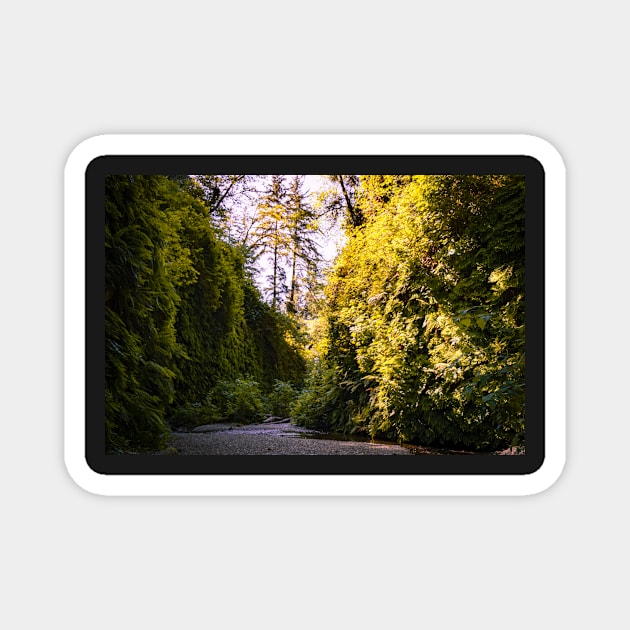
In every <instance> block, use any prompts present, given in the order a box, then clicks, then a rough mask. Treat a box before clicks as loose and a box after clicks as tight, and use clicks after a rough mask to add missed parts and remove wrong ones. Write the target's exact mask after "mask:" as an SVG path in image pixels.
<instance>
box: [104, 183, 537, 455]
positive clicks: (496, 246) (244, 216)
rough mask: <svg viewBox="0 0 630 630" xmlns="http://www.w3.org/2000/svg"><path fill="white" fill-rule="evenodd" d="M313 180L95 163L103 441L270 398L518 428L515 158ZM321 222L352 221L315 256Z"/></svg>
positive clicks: (247, 417) (257, 415)
mask: <svg viewBox="0 0 630 630" xmlns="http://www.w3.org/2000/svg"><path fill="white" fill-rule="evenodd" d="M323 179H324V178H323ZM325 182H326V184H325V186H324V187H323V188H322V189H321V190H320V191H319V192H318V193H317V194H313V195H310V196H309V195H307V194H306V193H304V192H303V178H302V177H300V176H292V177H289V176H273V177H255V176H242V175H241V176H216V175H204V176H198V177H180V178H167V177H161V176H133V177H132V176H116V177H109V178H108V180H107V190H106V223H107V225H106V248H107V249H106V252H107V258H106V263H107V264H106V267H107V276H106V342H107V344H106V369H107V383H106V424H107V443H108V447H109V448H110V449H126V448H137V447H152V448H153V447H159V446H161V445H162V444H163V443H164V439H165V437H166V436H167V435H168V431H169V427H172V426H177V425H195V424H200V423H202V422H214V421H217V420H220V419H227V420H232V421H238V422H250V421H253V420H257V419H261V418H262V417H264V414H265V413H268V414H273V415H280V416H283V417H286V416H289V415H290V416H292V417H293V418H294V419H295V420H296V421H297V422H299V423H301V424H304V425H306V426H310V427H314V428H319V429H322V430H326V431H341V432H346V433H363V434H367V435H370V436H372V437H381V438H387V439H392V440H396V441H402V442H414V443H420V444H425V445H441V446H457V447H462V446H463V447H466V448H473V449H479V450H492V449H497V448H502V447H505V446H510V445H514V446H522V445H523V442H524V428H525V390H524V381H525V379H524V371H525V353H524V350H525V329H524V324H525V322H524V317H525V299H524V269H525V266H524V258H525V251H524V246H525V239H524V230H525V220H524V199H525V182H524V178H522V177H516V176H450V175H449V176H445V175H444V176H420V175H418V176H416V175H414V176H411V175H387V176H384V175H378V176H377V175H367V176H365V175H364V176H358V175H332V176H328V177H327V178H325ZM325 222H327V223H328V225H329V226H336V229H339V230H343V232H344V234H345V245H344V247H343V249H342V250H341V252H340V253H339V255H338V256H337V257H336V259H335V261H334V264H333V266H332V268H330V269H328V270H326V269H325V267H324V265H323V263H322V260H321V246H320V245H318V242H319V243H320V244H321V240H320V241H318V234H319V235H321V229H322V226H323V224H324V223H325Z"/></svg>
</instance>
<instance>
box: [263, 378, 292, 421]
mask: <svg viewBox="0 0 630 630" xmlns="http://www.w3.org/2000/svg"><path fill="white" fill-rule="evenodd" d="M297 395H298V393H297V391H296V390H295V388H294V387H293V385H292V384H291V383H288V382H286V381H279V380H276V381H275V383H274V386H273V389H272V390H271V392H270V393H269V395H268V396H267V409H268V411H269V413H271V414H272V415H274V416H280V417H281V418H287V417H288V416H290V415H291V410H292V408H293V405H294V404H295V401H296V399H297Z"/></svg>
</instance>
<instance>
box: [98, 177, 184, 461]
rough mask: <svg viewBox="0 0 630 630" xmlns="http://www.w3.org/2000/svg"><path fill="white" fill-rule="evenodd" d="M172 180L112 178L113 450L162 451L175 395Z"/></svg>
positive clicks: (109, 351)
mask: <svg viewBox="0 0 630 630" xmlns="http://www.w3.org/2000/svg"><path fill="white" fill-rule="evenodd" d="M167 183H168V182H167V180H166V178H163V177H157V176H134V177H132V176H110V177H108V178H107V179H106V183H105V187H106V199H105V220H106V230H105V253H106V269H105V283H106V284H105V336H106V340H105V376H106V382H105V425H106V440H107V444H108V447H109V448H114V449H123V448H127V447H128V446H130V447H134V448H136V447H138V446H140V447H143V446H145V447H152V448H155V447H159V446H161V445H162V444H163V442H164V439H165V436H166V435H167V425H166V422H165V413H166V406H167V404H168V403H169V402H170V401H171V400H172V397H173V391H174V390H173V387H174V386H173V380H174V376H175V373H174V371H173V366H174V361H175V358H176V356H177V355H178V352H179V348H178V346H177V343H176V340H175V313H176V311H175V308H176V306H175V305H176V301H177V296H176V293H175V291H174V288H173V285H172V283H171V282H170V280H169V278H168V269H167V264H166V261H165V257H164V242H165V233H166V225H165V223H164V218H163V216H162V213H161V211H160V209H159V200H160V198H161V197H162V195H163V194H164V191H165V189H166V186H167Z"/></svg>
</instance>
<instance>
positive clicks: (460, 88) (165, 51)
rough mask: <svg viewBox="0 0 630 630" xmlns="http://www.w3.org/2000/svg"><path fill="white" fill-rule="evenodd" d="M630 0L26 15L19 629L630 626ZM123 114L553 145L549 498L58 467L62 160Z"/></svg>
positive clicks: (57, 10) (97, 7) (19, 309)
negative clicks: (214, 485)
mask: <svg viewBox="0 0 630 630" xmlns="http://www.w3.org/2000/svg"><path fill="white" fill-rule="evenodd" d="M567 6H568V5H567ZM620 6H621V5H619V4H618V3H614V2H610V1H602V2H599V3H597V4H596V5H584V6H582V5H571V6H570V11H569V10H566V9H564V8H562V4H561V3H549V2H538V1H534V2H530V3H527V4H523V3H521V4H507V3H504V2H475V3H464V2H450V3H442V4H438V3H433V4H431V5H424V4H420V3H408V2H399V1H396V0H392V1H391V2H388V3H386V4H382V5H381V4H366V3H359V2H355V3H350V2H340V1H339V0H336V1H335V2H328V1H326V0H323V1H320V2H318V3H313V4H311V5H300V4H292V3H288V2H267V3H250V2H240V3H232V4H230V3H213V2H211V3H206V4H204V5H203V6H202V5H201V4H200V3H192V2H186V1H183V2H179V3H176V4H166V3H144V2H136V3H129V2H120V1H118V0H114V1H111V2H108V3H106V4H93V3H91V4H86V3H78V2H68V1H63V0H62V1H60V2H58V3H51V4H49V3H43V2H31V3H22V4H19V5H18V4H15V3H14V4H12V5H10V6H9V7H8V8H5V12H4V17H3V21H2V25H1V27H0V28H1V30H2V36H1V37H0V48H1V52H2V56H1V58H2V65H3V72H2V88H3V89H2V91H3V93H4V96H3V97H2V99H1V101H0V107H1V108H2V117H1V119H0V124H1V125H2V136H1V137H2V170H1V172H2V175H3V178H2V183H3V187H2V189H3V190H2V191H3V195H2V229H1V231H0V235H1V236H0V238H1V244H0V269H1V270H2V289H3V290H2V294H3V298H4V299H3V304H2V310H1V314H0V318H1V322H0V323H1V324H2V333H3V335H2V339H3V350H2V358H3V360H2V362H1V365H2V374H1V377H2V378H1V381H0V383H1V392H2V403H3V404H2V411H1V415H2V421H3V422H2V433H1V436H2V441H1V448H2V456H1V457H0V467H1V475H0V479H1V483H2V508H3V509H2V513H3V516H2V519H1V520H0V523H1V532H0V533H1V537H0V551H1V558H2V562H1V564H0V574H1V576H2V579H3V584H4V586H3V590H2V599H3V603H2V606H1V607H0V618H1V619H2V621H3V625H4V626H6V627H10V628H34V627H46V626H48V625H49V624H50V623H52V622H57V621H58V622H59V623H61V624H62V625H63V627H64V628H68V629H72V628H84V627H91V628H112V627H116V628H136V627H151V628H173V627H182V628H192V627H216V628H249V627H260V626H263V627H267V626H270V627H275V628H296V627H299V628H322V627H334V628H344V627H359V628H372V627H374V628H376V627H401V626H406V625H409V624H414V625H416V624H418V625H423V626H424V625H427V626H429V625H430V626H431V627H447V628H451V627H453V628H456V627H462V626H464V625H466V626H468V625H475V626H476V625H481V624H482V623H483V624H484V625H485V626H486V627H490V628H499V627H505V626H509V627H511V628H526V627H529V626H535V627H554V626H555V627H557V626H559V625H562V626H563V627H566V626H569V625H571V624H573V623H578V622H580V623H581V625H584V626H588V627H594V626H596V627H621V625H623V621H622V620H623V618H624V616H625V612H626V606H625V605H622V596H623V595H625V591H626V589H625V588H622V587H623V586H625V582H626V574H627V568H626V564H627V561H628V541H627V531H628V524H629V523H628V516H627V509H626V508H627V506H626V505H625V504H626V503H627V490H626V483H625V482H626V478H627V472H626V471H627V468H626V464H625V459H626V453H625V448H626V444H627V442H628V431H629V429H628V425H629V420H630V418H629V417H628V412H627V410H626V407H625V405H624V402H625V401H624V393H625V392H626V391H627V373H628V370H627V356H628V339H627V335H626V328H627V317H626V314H627V309H626V305H627V299H626V295H625V291H624V288H625V286H626V284H627V280H626V274H625V271H626V269H627V258H626V252H627V245H626V242H627V228H628V218H627V216H628V203H627V199H626V194H625V183H626V175H627V164H628V160H627V142H628V135H629V134H628V123H627V119H626V114H627V111H628V97H627V93H626V91H624V87H625V83H626V82H627V81H626V79H627V68H626V63H625V60H627V58H628V43H627V36H626V33H625V30H624V29H625V26H624V25H625V20H624V19H623V18H624V14H623V12H622V10H621V9H619V8H618V7H620ZM121 132H147V133H148V132H194V133H199V132H366V133H368V132H401V133H411V132H423V133H438V132H463V133H470V132H475V133H503V132H507V133H530V134H534V135H538V136H541V137H543V138H545V139H547V140H549V141H550V142H551V143H552V144H554V145H555V146H556V148H557V149H558V150H559V151H560V153H561V154H562V155H563V157H564V159H565V162H566V165H567V169H568V226H567V233H568V243H569V252H568V262H569V277H568V326H567V333H568V341H569V352H568V368H567V369H568V379H569V384H568V459H567V466H566V469H565V472H564V474H563V476H562V477H561V478H560V480H559V481H558V482H557V483H556V484H555V485H554V486H553V487H552V488H551V489H550V490H548V491H546V492H544V493H542V494H539V495H536V496H533V497H529V498H413V499H411V498H407V499H376V498H363V499H359V498H343V499H340V498H338V499H332V498H329V499H325V498H320V499H307V498H290V499H289V498H285V499H270V498H265V499H262V498H259V499H244V498H241V499H236V498H232V499H215V498H179V499H175V498H170V499H169V498H101V497H96V496H92V495H90V494H88V493H86V492H84V491H82V490H80V489H79V488H78V487H77V486H75V485H74V483H73V482H72V481H71V480H70V479H69V477H68V475H67V474H66V472H65V469H64V465H63V458H62V439H63V400H62V385H63V380H62V365H63V356H62V348H63V338H62V322H63V312H62V292H63V284H62V270H63V242H62V225H63V223H62V221H63V189H62V172H63V166H64V163H65V159H66V157H67V155H68V154H69V153H70V151H71V150H72V149H73V147H74V146H75V145H77V144H78V143H79V142H80V141H81V140H83V139H84V138H86V137H89V136H93V135H96V134H100V133H121Z"/></svg>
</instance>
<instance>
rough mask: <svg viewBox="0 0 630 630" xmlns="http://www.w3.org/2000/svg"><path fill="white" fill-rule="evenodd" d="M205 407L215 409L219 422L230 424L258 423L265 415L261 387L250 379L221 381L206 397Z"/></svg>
mask: <svg viewBox="0 0 630 630" xmlns="http://www.w3.org/2000/svg"><path fill="white" fill-rule="evenodd" d="M204 405H205V406H206V407H208V408H211V409H215V410H216V416H217V418H218V419H219V420H226V421H228V422H242V423H252V422H258V421H259V420H262V418H263V415H264V404H263V396H262V393H261V391H260V385H259V384H258V382H256V381H253V380H250V379H242V378H237V379H236V380H234V381H219V382H218V383H217V384H216V385H215V386H214V387H213V388H212V390H211V391H210V393H209V394H208V396H207V397H206V400H205V401H204Z"/></svg>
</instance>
